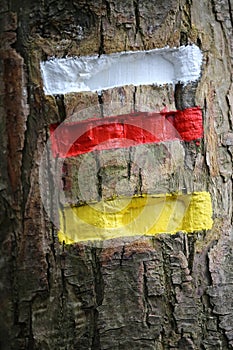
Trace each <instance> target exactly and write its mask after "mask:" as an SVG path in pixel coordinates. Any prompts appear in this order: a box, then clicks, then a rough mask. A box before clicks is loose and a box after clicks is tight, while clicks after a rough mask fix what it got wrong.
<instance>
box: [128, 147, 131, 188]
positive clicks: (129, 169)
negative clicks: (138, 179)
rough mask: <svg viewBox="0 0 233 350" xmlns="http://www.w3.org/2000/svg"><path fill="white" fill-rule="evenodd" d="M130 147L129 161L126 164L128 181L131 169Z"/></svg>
mask: <svg viewBox="0 0 233 350" xmlns="http://www.w3.org/2000/svg"><path fill="white" fill-rule="evenodd" d="M131 152H132V147H130V148H129V161H128V162H127V179H128V181H130V177H131V169H132V159H131Z"/></svg>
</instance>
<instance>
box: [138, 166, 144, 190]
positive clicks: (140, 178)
mask: <svg viewBox="0 0 233 350" xmlns="http://www.w3.org/2000/svg"><path fill="white" fill-rule="evenodd" d="M138 180H139V184H138V189H139V193H140V195H142V185H143V183H142V169H141V168H139V172H138Z"/></svg>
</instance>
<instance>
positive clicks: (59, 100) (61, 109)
mask: <svg viewBox="0 0 233 350" xmlns="http://www.w3.org/2000/svg"><path fill="white" fill-rule="evenodd" d="M55 100H56V104H57V108H58V113H59V117H60V121H63V120H65V119H66V107H65V102H64V95H55Z"/></svg>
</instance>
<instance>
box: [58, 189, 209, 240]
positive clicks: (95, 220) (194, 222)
mask: <svg viewBox="0 0 233 350" xmlns="http://www.w3.org/2000/svg"><path fill="white" fill-rule="evenodd" d="M211 217H212V204H211V198H210V194H209V193H208V192H194V193H192V194H187V195H178V194H177V195H172V194H165V195H157V196H156V195H154V196H153V195H142V196H140V197H133V198H130V200H129V198H116V199H113V200H106V201H101V202H98V203H96V204H92V205H91V206H90V205H83V206H79V207H78V206H77V207H76V206H73V207H72V206H67V207H66V208H64V210H63V211H60V231H59V234H58V237H59V240H60V241H61V242H63V241H64V242H65V243H66V244H71V243H75V242H80V241H88V240H105V239H112V238H117V237H132V236H140V235H148V236H154V235H156V234H159V233H170V234H173V233H176V232H178V231H184V232H187V233H189V232H194V231H201V230H208V229H210V228H211V227H212V218H211Z"/></svg>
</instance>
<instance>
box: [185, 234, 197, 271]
mask: <svg viewBox="0 0 233 350" xmlns="http://www.w3.org/2000/svg"><path fill="white" fill-rule="evenodd" d="M187 239H188V248H189V254H188V257H187V260H188V268H189V270H190V275H191V274H192V271H193V263H194V258H195V243H196V240H197V237H196V234H192V235H188V236H187Z"/></svg>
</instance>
